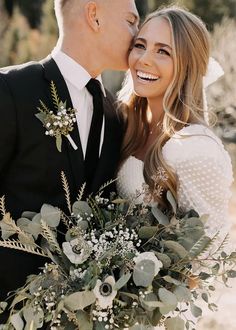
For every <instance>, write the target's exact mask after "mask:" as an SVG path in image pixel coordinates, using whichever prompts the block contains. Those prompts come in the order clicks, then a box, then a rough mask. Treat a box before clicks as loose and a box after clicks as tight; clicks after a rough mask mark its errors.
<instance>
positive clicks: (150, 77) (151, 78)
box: [136, 70, 160, 83]
mask: <svg viewBox="0 0 236 330" xmlns="http://www.w3.org/2000/svg"><path fill="white" fill-rule="evenodd" d="M136 75H137V78H138V80H139V81H141V82H148V83H152V82H156V81H158V80H159V79H160V77H159V76H158V75H155V74H152V73H149V72H144V71H141V70H137V71H136Z"/></svg>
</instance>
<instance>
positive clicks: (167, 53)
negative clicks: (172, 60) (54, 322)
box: [157, 48, 170, 56]
mask: <svg viewBox="0 0 236 330" xmlns="http://www.w3.org/2000/svg"><path fill="white" fill-rule="evenodd" d="M157 52H158V54H161V55H168V56H170V53H169V52H168V51H167V50H165V49H163V48H160V49H158V51H157Z"/></svg>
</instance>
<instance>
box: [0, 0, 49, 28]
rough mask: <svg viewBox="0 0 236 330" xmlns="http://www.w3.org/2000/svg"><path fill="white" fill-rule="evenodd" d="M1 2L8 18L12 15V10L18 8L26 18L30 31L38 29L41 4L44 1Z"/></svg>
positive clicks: (12, 0)
mask: <svg viewBox="0 0 236 330" xmlns="http://www.w3.org/2000/svg"><path fill="white" fill-rule="evenodd" d="M0 1H2V0H0ZM3 2H4V6H5V9H6V11H7V12H8V14H9V16H12V15H13V11H14V8H15V7H16V6H18V7H19V8H20V11H21V12H22V14H23V15H24V16H25V17H26V18H27V21H28V23H29V25H30V27H31V29H37V28H39V27H40V24H41V18H42V10H43V3H44V2H45V0H37V1H35V0H34V1H29V0H3Z"/></svg>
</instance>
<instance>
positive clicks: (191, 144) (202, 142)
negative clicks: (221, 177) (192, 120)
mask: <svg viewBox="0 0 236 330" xmlns="http://www.w3.org/2000/svg"><path fill="white" fill-rule="evenodd" d="M162 152H163V157H164V158H165V159H166V160H167V161H169V162H171V163H176V162H178V161H185V160H189V159H193V158H199V157H200V158H205V159H206V160H207V159H209V158H211V159H212V158H216V159H217V160H218V161H219V160H220V159H222V161H224V162H225V161H227V162H230V159H229V155H228V153H227V152H226V150H225V148H224V146H223V143H222V142H221V140H220V139H219V138H218V137H217V136H216V135H215V134H214V133H213V131H212V130H211V129H210V128H208V127H206V126H204V125H201V124H191V125H189V126H186V127H184V128H182V129H181V130H180V131H179V132H177V133H176V134H175V135H173V136H172V137H171V138H170V139H169V140H168V141H167V142H166V144H165V145H164V146H163V149H162Z"/></svg>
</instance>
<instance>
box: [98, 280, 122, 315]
mask: <svg viewBox="0 0 236 330" xmlns="http://www.w3.org/2000/svg"><path fill="white" fill-rule="evenodd" d="M115 283H116V281H115V279H114V277H113V276H108V277H106V278H105V280H104V281H103V282H102V281H101V280H97V283H96V286H95V288H94V289H93V293H94V295H95V297H96V298H97V301H98V305H99V307H101V308H102V309H105V308H107V307H109V306H112V302H113V300H114V298H115V296H116V294H117V290H115V289H114V286H115Z"/></svg>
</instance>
